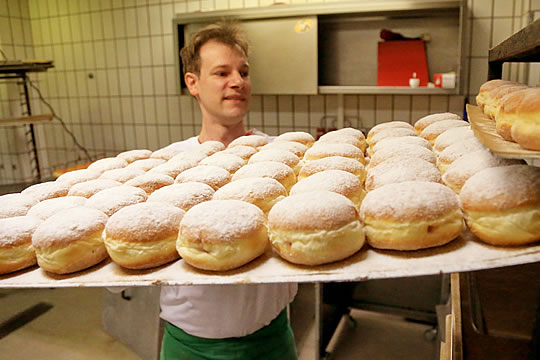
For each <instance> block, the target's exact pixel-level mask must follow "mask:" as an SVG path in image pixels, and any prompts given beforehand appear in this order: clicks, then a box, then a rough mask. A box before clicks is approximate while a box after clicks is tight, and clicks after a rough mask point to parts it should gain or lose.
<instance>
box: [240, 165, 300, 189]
mask: <svg viewBox="0 0 540 360" xmlns="http://www.w3.org/2000/svg"><path fill="white" fill-rule="evenodd" d="M250 177H269V178H272V179H275V180H277V181H279V182H280V183H281V184H282V185H283V186H285V188H287V185H286V184H284V181H287V179H292V182H295V181H296V177H295V175H294V172H293V170H292V169H291V168H290V167H289V166H287V165H285V164H282V163H279V162H275V161H264V162H259V163H255V164H248V165H244V166H243V167H242V168H240V170H238V171H237V172H236V173H234V175H233V176H232V181H236V180H238V179H245V178H250Z"/></svg>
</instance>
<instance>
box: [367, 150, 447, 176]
mask: <svg viewBox="0 0 540 360" xmlns="http://www.w3.org/2000/svg"><path fill="white" fill-rule="evenodd" d="M395 156H403V157H416V158H419V159H422V160H425V161H427V162H430V163H432V164H433V165H436V164H437V155H435V153H434V152H433V151H431V150H428V149H426V148H425V147H422V146H418V145H410V144H399V143H393V144H390V145H388V146H386V147H385V148H383V149H380V150H379V151H377V152H376V153H374V154H373V156H372V157H371V159H370V160H369V167H368V170H369V169H372V168H374V167H375V166H377V165H378V164H380V163H382V162H383V161H385V160H388V159H390V158H392V157H395Z"/></svg>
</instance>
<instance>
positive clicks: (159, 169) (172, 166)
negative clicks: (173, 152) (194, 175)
mask: <svg viewBox="0 0 540 360" xmlns="http://www.w3.org/2000/svg"><path fill="white" fill-rule="evenodd" d="M198 163H199V161H196V160H194V159H184V160H178V159H176V160H174V159H171V160H169V161H167V162H166V163H165V164H161V165H158V166H156V167H155V168H153V169H152V170H149V171H148V173H149V174H152V173H160V174H164V175H168V176H170V177H172V178H173V179H174V178H176V177H177V176H178V174H180V173H181V172H182V171H186V170H187V169H191V168H192V167H195V166H197V164H198Z"/></svg>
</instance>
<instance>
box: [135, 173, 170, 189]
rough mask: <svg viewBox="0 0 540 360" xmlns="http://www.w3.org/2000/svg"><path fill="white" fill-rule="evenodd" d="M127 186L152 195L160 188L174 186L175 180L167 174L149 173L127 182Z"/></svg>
mask: <svg viewBox="0 0 540 360" xmlns="http://www.w3.org/2000/svg"><path fill="white" fill-rule="evenodd" d="M125 184H126V185H129V186H135V187H138V188H141V189H143V190H144V191H146V193H147V194H151V193H153V192H154V191H156V190H157V189H159V188H162V187H164V186H167V185H172V184H174V179H173V178H172V177H170V176H168V175H165V174H160V173H157V172H156V173H150V172H147V173H145V174H143V175H139V176H137V177H136V178H133V179H131V180H129V181H126V183H125Z"/></svg>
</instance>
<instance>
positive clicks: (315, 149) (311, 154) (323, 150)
mask: <svg viewBox="0 0 540 360" xmlns="http://www.w3.org/2000/svg"><path fill="white" fill-rule="evenodd" d="M329 156H343V157H346V158H351V159H355V160H357V161H359V162H361V163H362V164H363V165H364V164H365V163H366V159H365V158H364V152H363V151H362V150H360V149H359V148H357V147H356V146H354V145H351V144H333V143H319V142H317V143H315V144H314V145H313V146H312V147H310V148H309V149H308V151H306V154H305V155H304V160H305V161H311V160H318V159H322V158H325V157H329Z"/></svg>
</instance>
